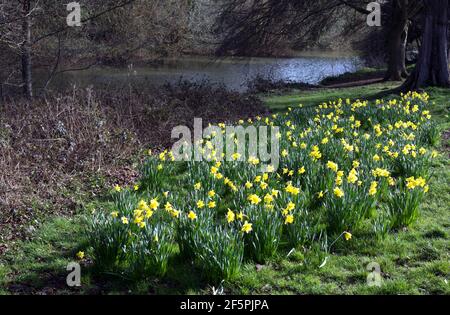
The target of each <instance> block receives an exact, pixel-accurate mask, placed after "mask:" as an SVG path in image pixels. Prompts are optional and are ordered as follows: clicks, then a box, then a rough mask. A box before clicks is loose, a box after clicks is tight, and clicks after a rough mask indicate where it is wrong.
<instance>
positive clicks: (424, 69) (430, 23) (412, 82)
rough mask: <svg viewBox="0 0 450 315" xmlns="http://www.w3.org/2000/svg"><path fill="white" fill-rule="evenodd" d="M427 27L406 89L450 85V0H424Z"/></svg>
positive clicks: (425, 25) (404, 85)
mask: <svg viewBox="0 0 450 315" xmlns="http://www.w3.org/2000/svg"><path fill="white" fill-rule="evenodd" d="M424 5H425V12H424V23H423V25H424V29H423V35H422V46H421V48H420V52H419V59H418V62H417V64H416V68H415V69H414V71H413V73H412V74H411V76H410V77H409V78H408V80H406V82H405V83H404V84H403V86H402V90H418V89H420V88H423V87H427V86H440V87H450V79H449V69H448V65H449V61H448V39H447V38H448V17H449V16H448V9H449V0H424Z"/></svg>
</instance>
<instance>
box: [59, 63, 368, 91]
mask: <svg viewBox="0 0 450 315" xmlns="http://www.w3.org/2000/svg"><path fill="white" fill-rule="evenodd" d="M362 66H363V63H362V61H361V60H360V59H359V58H358V57H339V56H324V57H322V56H321V57H317V56H304V57H296V58H220V59H214V58H207V57H185V58H178V59H164V60H161V62H160V63H158V64H156V65H148V66H138V67H135V66H132V65H130V66H129V67H128V68H109V67H101V68H100V67H98V68H91V69H89V70H85V71H78V72H67V73H64V74H61V75H59V77H57V78H56V79H55V80H54V82H56V84H57V85H58V86H59V85H61V84H62V85H72V84H74V83H75V84H77V85H78V86H82V87H83V86H88V85H94V86H97V85H113V84H115V83H119V84H122V83H128V82H132V83H143V84H149V85H161V84H164V83H166V82H171V83H173V82H176V81H178V80H180V78H183V79H185V80H190V81H202V80H209V81H211V82H212V83H221V84H225V86H226V87H227V88H229V89H231V90H235V91H245V90H246V89H247V86H248V83H249V82H250V81H251V80H253V79H254V78H255V77H258V76H259V77H262V78H267V79H271V80H277V81H278V80H283V81H290V82H294V83H309V84H317V83H319V82H320V81H321V80H323V79H324V78H326V77H330V76H337V75H340V74H343V73H346V72H355V71H357V70H358V69H360V68H361V67H362Z"/></svg>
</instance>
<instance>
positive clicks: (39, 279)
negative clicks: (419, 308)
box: [0, 83, 450, 294]
mask: <svg viewBox="0 0 450 315" xmlns="http://www.w3.org/2000/svg"><path fill="white" fill-rule="evenodd" d="M392 87H394V85H393V84H390V83H383V84H375V85H370V86H364V87H355V88H345V89H317V90H313V91H293V92H292V93H290V94H288V95H282V96H266V97H265V101H266V103H267V104H268V106H269V107H270V108H272V109H273V110H274V111H283V110H286V109H287V107H289V106H296V105H298V104H300V103H301V104H304V105H305V106H315V105H317V104H319V103H322V102H326V101H329V100H333V99H337V98H343V99H345V98H350V99H367V98H372V97H374V96H375V95H377V94H378V93H380V92H386V91H387V90H389V89H390V88H392ZM428 92H429V93H430V95H431V101H432V102H435V103H436V104H435V105H433V106H432V108H431V111H432V113H433V115H434V119H436V121H438V122H439V124H440V126H441V129H442V130H443V131H446V130H447V131H448V130H449V129H450V120H449V117H448V115H449V109H450V108H449V100H450V90H445V89H429V90H428ZM443 139H444V140H443V141H442V143H441V145H440V151H441V153H442V154H441V157H440V158H439V159H437V160H436V161H435V162H434V165H433V172H434V176H433V179H432V181H431V189H430V193H429V194H428V196H427V200H426V202H425V203H424V204H423V206H422V212H421V217H420V219H419V221H418V222H417V223H416V224H414V225H413V226H412V227H411V228H410V229H408V230H403V231H400V232H397V233H394V234H390V235H389V236H388V237H387V238H386V239H385V240H383V241H376V240H375V239H373V234H367V235H364V234H363V235H361V234H358V235H354V236H353V238H352V240H351V241H349V242H345V246H344V244H343V243H339V242H338V243H337V245H336V246H335V247H334V248H333V254H332V255H329V257H328V258H327V263H326V264H325V265H324V266H323V267H321V268H319V266H320V265H321V264H322V263H323V262H324V260H325V258H326V257H325V254H323V253H319V252H316V251H312V252H310V253H302V252H299V251H297V252H293V253H291V255H289V257H287V254H288V252H289V251H290V249H289V248H284V249H283V250H280V251H279V252H280V254H278V256H277V257H276V258H275V259H274V260H273V261H271V262H270V263H268V264H267V265H265V266H255V264H253V263H252V264H246V265H245V266H244V267H243V270H242V271H241V275H240V276H239V277H238V278H237V279H236V280H234V281H233V282H231V283H224V284H223V288H224V290H225V293H234V294H450V287H449V284H448V281H450V279H449V276H450V262H449V253H450V242H449V237H450V235H449V227H450V216H449V210H450V159H449V151H448V148H449V145H450V144H449V139H448V133H447V136H446V137H443ZM167 185H170V183H167ZM107 205H108V204H107V202H105V201H101V200H90V201H87V202H86V203H85V208H84V209H83V210H82V211H80V212H81V214H79V215H77V216H75V217H57V218H52V219H49V220H48V221H47V222H46V223H44V224H43V225H42V226H41V227H40V228H39V229H38V230H37V231H36V232H35V234H34V235H33V237H32V238H31V239H30V240H27V241H20V242H18V243H16V244H11V245H10V247H11V248H10V250H9V251H8V252H7V253H6V254H5V255H4V256H3V257H0V294H17V293H19V294H20V293H47V294H71V293H74V292H75V293H84V294H96V293H100V292H102V293H124V294H127V293H143V294H148V293H150V294H186V293H187V294H202V293H211V288H210V286H209V284H208V283H207V282H205V280H204V277H203V275H202V274H201V272H200V271H199V270H196V269H195V267H192V266H191V264H189V262H185V261H180V260H179V259H177V258H175V261H173V262H172V263H171V264H169V265H170V266H171V267H170V269H169V272H168V275H167V277H166V278H165V279H164V280H157V279H150V280H146V281H142V282H141V283H137V284H135V283H134V284H132V283H131V282H128V281H127V279H123V278H120V277H118V276H115V275H98V274H95V273H94V272H93V271H92V267H91V265H90V263H89V260H88V261H87V262H86V263H85V264H84V265H83V266H82V287H81V288H80V289H70V288H68V287H67V286H66V285H65V278H66V275H67V274H68V272H67V271H66V266H67V264H68V262H70V261H74V260H75V254H76V252H77V251H78V250H84V249H85V248H86V246H87V244H86V242H85V241H84V237H83V230H84V227H85V225H84V223H83V222H84V221H83V220H84V217H85V216H86V215H87V214H89V213H90V212H91V211H92V210H93V209H99V208H103V207H107ZM371 262H375V263H378V264H379V265H380V267H381V271H382V277H383V284H382V286H381V287H369V286H368V285H367V283H366V278H367V275H368V271H367V270H366V267H367V265H368V264H369V263H371ZM211 285H215V286H216V287H217V286H218V284H211Z"/></svg>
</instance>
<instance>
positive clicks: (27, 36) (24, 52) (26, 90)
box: [20, 0, 33, 99]
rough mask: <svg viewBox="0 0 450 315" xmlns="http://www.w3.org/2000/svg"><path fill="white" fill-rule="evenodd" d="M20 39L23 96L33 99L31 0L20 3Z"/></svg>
mask: <svg viewBox="0 0 450 315" xmlns="http://www.w3.org/2000/svg"><path fill="white" fill-rule="evenodd" d="M22 5H23V6H22V18H23V21H22V37H23V42H22V44H21V47H20V53H21V59H22V84H23V94H24V96H25V97H26V98H28V99H32V98H33V77H32V70H31V69H32V64H31V16H30V14H31V0H23V3H22Z"/></svg>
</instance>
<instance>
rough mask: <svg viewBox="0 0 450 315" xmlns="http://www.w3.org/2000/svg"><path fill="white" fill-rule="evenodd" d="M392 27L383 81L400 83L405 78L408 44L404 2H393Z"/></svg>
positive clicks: (406, 12) (406, 14)
mask: <svg viewBox="0 0 450 315" xmlns="http://www.w3.org/2000/svg"><path fill="white" fill-rule="evenodd" d="M391 21H392V25H391V27H390V29H389V35H388V42H387V47H388V58H389V59H388V70H387V72H386V74H385V80H391V81H401V80H402V77H403V78H405V77H407V71H406V62H405V60H406V43H407V42H408V9H407V3H406V0H401V1H400V3H398V1H393V7H392V18H391Z"/></svg>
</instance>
